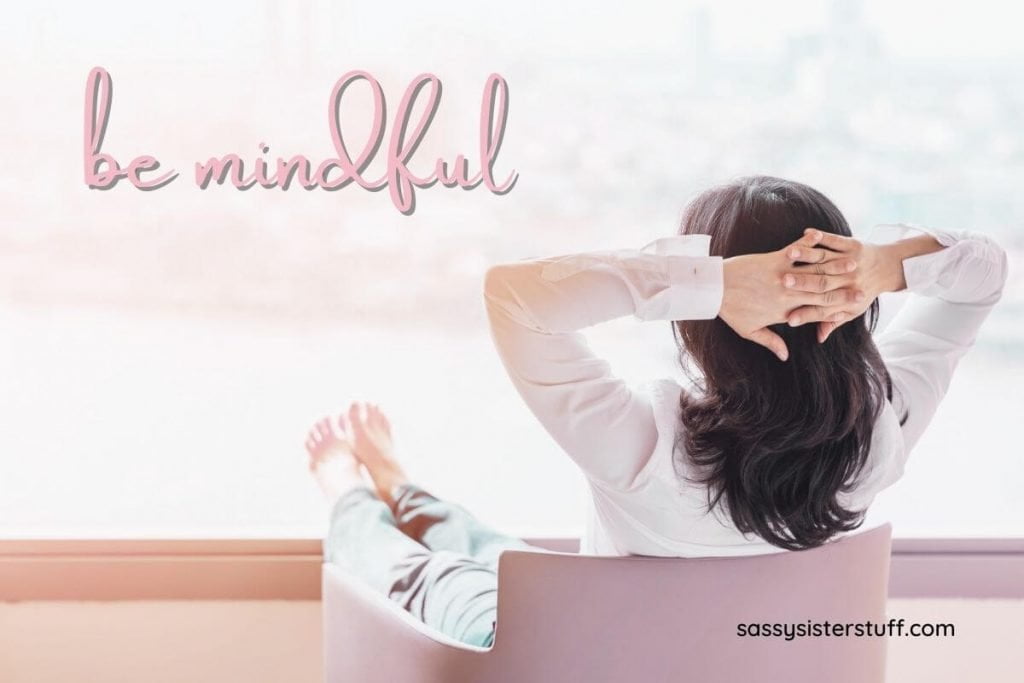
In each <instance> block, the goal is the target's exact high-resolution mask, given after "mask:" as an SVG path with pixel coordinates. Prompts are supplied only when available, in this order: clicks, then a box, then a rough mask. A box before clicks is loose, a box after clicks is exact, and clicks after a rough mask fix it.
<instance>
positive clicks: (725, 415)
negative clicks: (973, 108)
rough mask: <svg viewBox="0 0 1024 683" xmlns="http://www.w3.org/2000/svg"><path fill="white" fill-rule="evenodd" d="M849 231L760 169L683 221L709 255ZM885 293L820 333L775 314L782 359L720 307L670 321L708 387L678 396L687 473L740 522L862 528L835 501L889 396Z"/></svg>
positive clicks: (756, 528)
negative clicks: (706, 316) (779, 320)
mask: <svg viewBox="0 0 1024 683" xmlns="http://www.w3.org/2000/svg"><path fill="white" fill-rule="evenodd" d="M808 227H814V228H818V229H819V230H821V231H823V232H831V233H835V234H839V235H845V236H849V235H850V234H851V233H850V227H849V225H848V224H847V223H846V219H845V218H843V215H842V213H841V212H840V211H839V209H838V208H836V206H835V204H833V203H832V202H831V201H830V200H829V199H828V198H827V197H825V196H824V195H823V194H821V193H820V192H818V191H817V190H814V189H813V188H810V187H808V186H806V185H802V184H800V183H796V182H792V181H788V180H783V179H780V178H772V177H766V176H754V177H748V178H741V179H739V180H736V181H734V182H732V183H729V184H726V185H722V186H719V187H715V188H712V189H710V190H707V191H706V192H704V193H702V194H701V195H700V196H698V197H697V198H696V199H694V200H693V201H692V202H691V203H690V205H689V206H688V207H687V209H686V212H685V214H684V217H683V222H682V226H681V229H680V232H681V233H683V234H706V235H710V236H711V254H712V255H714V256H722V257H725V258H729V257H731V256H738V255H741V254H751V253H762V252H769V251H776V250H778V249H781V248H783V247H785V246H786V245H787V244H790V243H792V242H794V241H796V240H797V239H799V238H800V237H801V236H802V235H803V231H804V229H805V228H808ZM877 316H878V303H877V302H874V303H872V304H871V306H870V307H869V308H868V310H867V312H866V313H865V314H864V315H862V316H860V317H858V318H855V319H853V320H851V321H848V322H846V323H845V324H843V325H842V326H840V327H839V328H838V329H837V330H835V331H834V332H833V333H832V334H831V335H830V336H829V337H828V339H827V340H826V341H825V342H824V343H819V342H818V340H817V332H816V327H815V325H803V326H800V327H789V326H788V325H786V324H779V325H773V326H772V327H771V329H772V330H773V331H775V332H776V333H777V334H779V335H780V336H781V337H782V338H783V340H784V341H785V342H786V346H787V347H788V349H789V354H790V357H789V361H787V362H781V361H778V360H777V359H776V358H775V356H774V355H773V354H772V353H771V352H770V351H768V350H767V349H765V348H764V347H762V346H759V345H757V344H755V343H753V342H751V341H748V340H746V339H743V338H741V337H740V336H739V335H737V334H736V333H735V332H734V331H733V330H732V328H730V327H729V326H728V325H727V324H726V323H724V322H723V321H722V320H721V319H720V318H715V319H713V320H688V321H676V322H674V323H673V326H674V332H675V335H676V340H677V343H678V344H679V347H680V352H681V353H684V354H687V355H688V356H689V357H690V358H691V359H692V361H693V363H694V364H695V365H696V367H697V369H699V370H700V374H701V377H700V378H699V380H698V384H699V385H700V386H701V389H702V391H701V392H699V393H698V394H697V395H694V396H690V395H687V394H685V393H684V395H683V398H682V399H681V405H680V408H681V413H682V415H681V417H682V422H683V431H682V434H681V441H682V443H683V446H684V448H683V449H682V452H684V453H685V454H686V457H687V458H688V459H689V461H690V462H689V463H688V464H685V465H684V467H685V469H686V470H687V471H688V472H689V473H690V477H691V478H693V479H695V480H697V481H700V482H702V483H704V484H705V485H707V486H708V493H709V504H710V505H711V506H712V507H714V506H716V505H720V506H722V507H723V508H724V509H725V510H727V511H728V514H729V516H730V517H731V518H732V520H733V523H734V524H735V526H736V527H737V528H738V529H740V530H741V531H743V532H745V533H754V534H757V535H758V536H760V537H762V538H763V539H765V540H766V541H768V542H770V543H772V544H773V545H776V546H779V547H783V548H789V549H800V548H809V547H814V546H817V545H821V544H822V543H824V542H825V541H827V540H828V539H829V538H831V537H832V536H834V535H835V534H837V533H839V532H842V531H848V530H851V529H854V528H856V527H857V526H859V525H860V523H861V522H862V521H863V514H862V512H861V511H855V510H846V509H844V508H843V507H842V506H841V505H840V504H839V502H838V500H837V496H838V494H839V493H841V492H842V491H848V490H849V489H850V488H852V485H853V484H854V483H855V480H856V479H857V477H858V475H859V474H860V473H861V470H862V469H863V468H864V465H865V462H866V460H867V456H868V449H869V448H870V443H871V433H872V429H873V427H874V423H875V419H876V418H877V416H878V413H879V411H880V410H881V408H882V405H883V403H884V402H885V400H886V399H887V398H890V397H891V383H890V380H889V375H888V372H887V371H886V369H885V365H884V364H883V362H882V359H881V357H880V356H879V354H878V350H877V349H876V347H875V345H874V342H873V341H872V338H871V332H872V330H873V328H874V325H875V322H876V320H877Z"/></svg>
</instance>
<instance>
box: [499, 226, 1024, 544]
mask: <svg viewBox="0 0 1024 683" xmlns="http://www.w3.org/2000/svg"><path fill="white" fill-rule="evenodd" d="M912 231H919V232H927V233H928V234H931V235H932V236H934V237H935V238H936V239H937V240H938V241H939V242H940V243H941V244H942V245H943V246H944V247H945V248H944V249H941V250H939V251H936V252H934V253H931V254H925V255H923V256H917V257H914V258H909V259H905V260H904V261H903V272H904V274H905V276H906V281H907V289H908V290H909V291H910V292H912V293H913V295H912V296H910V297H909V300H908V301H907V303H906V304H905V305H904V307H903V308H902V309H901V310H900V311H899V313H898V314H897V315H896V317H895V318H894V319H893V320H892V322H891V323H890V324H889V325H888V326H887V327H886V329H885V331H884V332H883V333H881V334H879V335H878V337H877V338H876V344H877V345H878V349H879V351H880V352H881V354H882V358H883V359H884V361H885V364H886V366H887V367H888V369H889V373H890V375H891V377H892V382H893V400H892V403H889V402H886V403H885V406H884V409H883V410H882V412H881V414H880V415H879V417H878V421H877V423H876V425H875V429H874V433H873V436H872V441H871V449H870V453H869V458H868V463H867V465H866V466H865V468H864V470H863V472H862V474H861V478H860V480H859V481H858V483H857V486H856V487H855V488H854V490H853V491H852V492H851V493H849V494H845V495H844V496H843V497H841V498H840V503H841V504H842V505H844V506H845V507H847V508H849V509H856V510H861V509H866V508H867V507H868V505H869V504H870V503H871V502H872V500H873V499H874V497H875V495H876V494H877V493H878V492H879V491H881V490H882V489H884V488H886V487H887V486H890V485H891V484H893V483H894V482H895V481H897V480H898V479H899V478H900V476H901V475H902V473H903V466H904V463H905V462H906V459H907V455H908V454H909V453H910V451H911V449H913V447H914V445H915V444H916V443H917V440H918V439H919V438H920V436H921V434H922V433H923V432H924V430H925V428H926V427H927V426H928V423H929V422H930V421H931V419H932V416H933V415H934V414H935V410H936V408H937V407H938V404H939V401H941V400H942V397H943V396H944V395H945V393H946V389H947V388H948V386H949V382H950V379H951V378H952V375H953V370H954V369H955V368H956V365H957V363H958V361H959V360H960V358H961V357H962V356H963V354H964V353H965V352H966V351H967V349H968V348H970V347H971V345H972V344H973V343H974V339H975V336H976V335H977V332H978V329H979V328H980V326H981V324H982V322H983V321H984V319H985V317H986V316H987V315H988V313H989V311H990V310H991V309H992V307H993V306H994V305H995V303H996V302H997V301H998V300H999V298H1000V296H1001V294H1002V290H1003V285H1004V283H1005V280H1006V273H1007V259H1006V253H1005V251H1004V250H1003V249H1002V248H1001V247H999V245H997V244H996V243H995V242H993V241H992V240H991V239H989V238H988V237H985V236H984V235H981V234H978V233H974V232H968V231H940V230H926V229H924V228H917V227H913V226H909V225H902V224H900V225H885V226H878V227H877V228H876V229H875V231H873V232H872V234H871V236H870V237H869V239H868V240H867V241H870V242H885V241H889V240H892V239H900V238H902V237H905V236H907V235H908V233H910V232H912ZM709 245H710V237H709V236H707V235H686V236H676V237H667V238H663V239H659V240H656V241H654V242H652V243H651V244H648V245H647V246H646V247H644V248H642V249H639V250H635V249H634V250H618V251H602V252H590V253H584V254H573V255H568V256H562V257H555V258H542V259H531V260H524V261H518V262H513V263H507V264H501V265H497V266H494V267H492V268H491V269H490V270H489V271H488V272H487V277H486V284H485V301H486V305H487V313H488V317H489V320H490V324H491V332H492V336H493V338H494V343H495V345H496V346H497V350H498V353H499V354H500V356H501V359H502V362H503V363H504V365H505V368H506V370H507V371H508V374H509V376H510V377H511V379H512V382H513V384H515V386H516V389H517V390H518V391H519V393H520V395H521V396H522V397H523V400H524V401H525V402H526V404H527V405H528V406H529V407H530V409H531V410H532V411H533V413H534V415H536V417H537V419H538V420H540V422H541V424H543V425H544V427H545V429H547V431H548V433H550V434H551V436H552V437H553V438H554V439H555V441H556V442H558V444H559V445H560V446H561V448H562V449H563V450H564V451H565V452H566V453H567V454H568V455H569V457H570V458H572V459H573V460H574V461H575V462H576V464H577V465H579V467H580V468H581V469H582V470H583V472H584V473H585V475H586V477H587V481H588V482H589V484H590V491H591V494H592V495H591V500H592V505H591V509H590V511H589V514H588V523H587V529H586V532H585V534H584V537H583V539H582V543H581V550H582V552H586V553H593V554H600V555H629V554H637V555H661V556H676V557H693V556H712V555H752V554H759V553H770V552H778V551H779V550H780V549H779V548H777V547H775V546H772V545H770V544H768V543H766V542H764V541H763V540H761V539H760V538H758V537H757V536H754V535H751V534H742V533H740V532H739V531H738V530H737V529H736V528H735V527H734V526H733V524H732V522H731V520H730V519H729V517H728V515H727V514H724V513H722V512H720V511H719V510H718V509H717V508H716V509H715V510H714V511H713V512H710V513H709V512H708V511H707V492H706V488H705V487H704V486H702V485H699V484H693V483H690V482H688V481H687V479H688V478H689V477H686V476H684V477H680V476H679V474H677V471H676V469H675V468H674V467H673V455H674V453H675V448H676V445H675V444H676V436H677V432H678V430H679V429H681V425H680V419H679V396H680V392H681V391H684V389H683V388H682V386H681V385H680V384H679V383H678V382H676V380H674V379H671V378H665V379H659V380H655V381H652V382H649V383H646V384H645V385H643V386H641V387H637V388H632V387H630V386H629V385H627V383H626V382H625V381H623V380H621V379H619V378H617V377H615V376H614V375H613V374H612V373H611V371H610V368H609V365H608V363H607V362H606V361H604V360H602V359H600V358H598V357H597V356H595V355H594V353H593V352H592V351H591V350H590V347H589V346H588V345H587V341H586V339H585V338H584V336H583V334H581V332H580V330H583V329H584V328H587V327H590V326H592V325H596V324H598V323H602V322H605V321H608V320H612V319H615V318H620V317H623V316H626V315H634V316H636V317H637V318H638V319H640V320H662V321H666V320H701V319H710V318H714V317H715V316H717V315H718V310H719V307H720V306H721V302H722V288H723V285H722V258H721V257H718V256H709V255H708V249H709ZM905 408H909V417H908V419H907V421H906V422H905V423H904V424H903V425H902V427H901V426H900V424H899V416H900V415H903V414H904V412H905V410H904V409H905ZM681 462H682V467H683V468H684V474H686V473H685V466H686V465H685V463H686V462H687V460H686V457H685V454H681Z"/></svg>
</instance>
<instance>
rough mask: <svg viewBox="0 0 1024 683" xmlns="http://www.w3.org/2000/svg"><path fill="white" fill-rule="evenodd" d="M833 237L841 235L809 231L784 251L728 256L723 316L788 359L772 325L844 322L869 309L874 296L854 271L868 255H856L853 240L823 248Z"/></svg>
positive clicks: (744, 334) (747, 336) (742, 333)
mask: <svg viewBox="0 0 1024 683" xmlns="http://www.w3.org/2000/svg"><path fill="white" fill-rule="evenodd" d="M829 237H835V235H828V233H824V232H822V231H821V230H812V229H808V230H807V231H806V232H805V234H804V236H803V237H802V238H800V239H799V240H797V241H796V242H794V243H793V244H790V245H789V246H787V247H785V248H783V249H779V250H778V251H773V252H768V253H766V254H744V255H742V256H734V257H732V258H727V259H725V261H724V262H723V274H724V275H723V277H724V281H725V282H724V286H725V289H724V293H723V296H722V307H721V309H719V313H718V316H719V317H720V318H721V319H722V320H723V321H725V323H726V324H727V325H729V327H731V328H732V329H733V330H734V331H735V332H736V334H738V335H740V336H741V337H743V338H744V339H749V340H750V341H752V342H755V343H757V344H760V345H761V346H764V347H765V348H767V349H769V350H770V351H771V352H772V353H774V354H775V355H776V356H778V357H779V359H780V360H783V361H784V360H786V359H787V358H789V349H787V348H786V343H785V342H784V341H783V340H782V337H780V336H779V335H778V334H776V333H775V332H772V331H771V330H770V329H768V326H769V325H774V324H777V323H783V322H787V321H788V322H789V323H790V325H799V324H802V323H805V322H825V321H831V320H835V321H841V320H846V319H849V317H852V313H853V312H854V311H856V310H858V309H859V310H860V311H861V312H863V310H864V309H865V308H867V306H868V304H870V302H871V300H870V299H869V298H868V295H867V293H865V292H863V291H861V289H860V287H858V279H857V277H856V276H855V275H854V273H856V272H857V271H858V270H860V268H861V264H860V263H858V261H857V260H856V257H857V256H859V257H861V258H864V252H863V250H861V251H856V252H855V253H854V252H853V250H852V248H851V247H850V245H849V244H847V243H842V244H841V246H842V247H844V248H845V249H846V251H839V250H836V251H830V250H829V249H823V248H821V247H822V246H829V245H827V244H825V240H826V239H828V238H829ZM841 239H844V240H845V239H850V238H841ZM829 241H830V243H831V244H840V243H839V242H837V241H835V240H829ZM854 241H855V240H854ZM857 244H858V245H860V243H859V242H857ZM848 252H850V253H848ZM795 262H803V263H805V264H807V265H803V266H797V265H794V263H795ZM793 316H795V319H794V317H793ZM840 316H841V317H840ZM847 316H849V317H847ZM826 336H827V334H826ZM821 339H822V336H821V332H820V331H819V340H821Z"/></svg>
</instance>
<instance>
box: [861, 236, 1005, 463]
mask: <svg viewBox="0 0 1024 683" xmlns="http://www.w3.org/2000/svg"><path fill="white" fill-rule="evenodd" d="M915 232H917V233H919V234H920V233H927V234H930V235H932V236H933V237H934V238H935V239H936V240H938V242H939V243H940V244H942V245H943V246H944V247H945V249H941V250H939V251H936V252H933V253H931V254H925V255H923V256H916V257H914V258H909V259H905V260H904V261H903V273H904V276H905V277H906V281H907V290H908V291H909V292H911V295H910V297H909V299H908V301H907V302H906V304H905V305H904V306H903V308H901V309H900V311H899V312H898V313H897V314H896V316H895V317H894V318H893V320H892V322H890V323H889V325H888V327H886V328H885V330H884V331H883V332H882V333H881V334H880V335H879V336H878V339H877V340H876V344H877V346H878V349H879V352H880V353H881V355H882V359H883V360H884V361H885V364H886V367H887V368H888V369H889V374H890V375H891V377H892V381H893V401H892V403H893V408H894V409H895V411H896V414H897V416H899V417H900V418H902V417H903V415H904V414H906V415H907V420H906V422H905V423H904V424H903V427H902V431H903V442H904V447H903V457H904V458H906V456H908V455H909V454H910V451H911V449H912V448H913V447H914V446H915V445H916V444H917V441H918V439H920V438H921V435H922V434H923V433H924V430H925V428H926V427H927V426H928V424H929V423H930V422H931V419H932V417H933V416H934V415H935V411H936V409H937V408H938V405H939V402H940V401H941V400H942V398H943V396H945V394H946V390H947V389H948V388H949V383H950V380H951V379H952V377H953V371H954V370H955V369H956V366H957V364H958V363H959V361H960V359H961V358H962V357H963V355H964V354H965V353H966V352H967V350H968V349H969V348H970V347H971V346H972V345H973V344H974V340H975V338H976V337H977V334H978V330H979V329H980V328H981V324H982V323H983V322H984V321H985V318H986V317H988V314H989V312H990V311H991V310H992V307H993V306H995V304H996V302H997V301H999V298H1000V297H1001V296H1002V292H1003V287H1004V285H1005V283H1006V277H1007V257H1006V251H1005V250H1004V249H1003V248H1002V247H1000V246H999V245H998V244H996V243H995V242H994V241H993V240H992V239H990V238H989V237H986V236H985V235H982V234H979V233H976V232H970V231H963V230H962V231H949V230H933V229H927V228H921V227H917V226H912V225H906V224H898V225H882V226H878V227H876V228H875V230H874V231H873V232H872V233H871V235H870V236H869V238H868V240H867V241H869V242H887V241H890V240H891V239H902V238H904V237H907V236H910V235H912V234H913V233H915Z"/></svg>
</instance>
